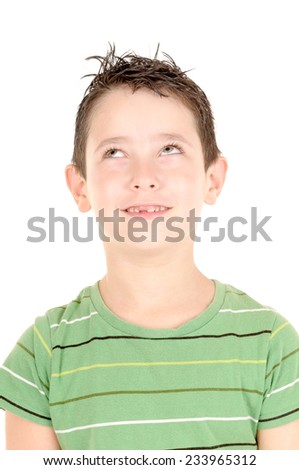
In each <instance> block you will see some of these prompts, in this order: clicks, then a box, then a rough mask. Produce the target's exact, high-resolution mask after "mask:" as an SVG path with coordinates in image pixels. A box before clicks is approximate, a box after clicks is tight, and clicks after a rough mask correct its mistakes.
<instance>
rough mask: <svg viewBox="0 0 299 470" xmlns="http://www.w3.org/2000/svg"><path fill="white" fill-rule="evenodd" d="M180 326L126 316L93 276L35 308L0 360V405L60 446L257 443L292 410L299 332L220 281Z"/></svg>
mask: <svg viewBox="0 0 299 470" xmlns="http://www.w3.org/2000/svg"><path fill="white" fill-rule="evenodd" d="M215 284H216V291H215V296H214V300H213V302H212V303H211V304H210V306H209V307H208V308H207V309H206V310H205V311H204V312H203V313H201V314H199V315H198V316H197V317H196V318H194V319H193V320H190V321H188V322H187V323H185V324H183V325H182V326H180V327H179V328H173V329H170V328H169V329H166V328H164V329H150V328H143V327H140V326H137V325H134V324H132V323H129V322H126V321H124V320H122V319H120V318H119V317H118V316H116V315H115V314H114V313H113V312H111V311H110V310H109V309H108V308H107V306H106V305H105V304H104V302H103V300H102V298H101V295H100V292H99V289H98V283H96V284H94V285H93V286H91V287H87V288H85V289H83V290H82V291H81V292H80V294H79V295H78V297H77V298H76V299H75V300H73V301H72V302H70V303H69V304H68V305H65V306H63V307H57V308H54V309H51V310H49V311H48V312H47V313H46V314H45V315H44V316H41V317H38V318H37V319H36V321H35V323H34V325H33V326H32V327H30V328H29V329H28V330H27V331H26V332H25V333H24V334H23V336H22V337H21V338H20V340H19V341H18V343H17V344H16V346H15V348H14V349H13V350H12V352H11V354H10V355H9V356H8V358H7V359H6V361H5V363H4V365H3V366H2V367H1V368H0V407H1V408H3V409H6V410H9V411H10V412H12V413H15V414H16V415H19V416H21V417H23V418H25V419H27V420H29V421H33V422H35V423H39V424H43V425H45V426H52V427H53V428H54V430H55V432H56V434H57V438H58V440H59V443H60V446H61V448H62V449H221V448H224V449H256V448H257V443H256V435H257V431H258V430H259V429H268V428H272V427H276V426H281V425H283V424H286V423H289V422H291V421H293V420H296V419H299V339H298V334H297V332H296V331H295V329H294V328H293V327H292V326H291V325H290V324H289V323H288V321H286V319H285V318H283V317H282V316H281V315H279V314H278V313H277V312H276V311H275V310H273V309H271V308H269V307H266V306H263V305H261V304H259V303H258V302H256V301H255V300H253V299H252V298H251V297H249V296H248V295H246V294H245V293H244V292H241V291H240V290H237V289H235V288H234V287H232V286H229V285H224V284H222V283H220V282H219V281H215Z"/></svg>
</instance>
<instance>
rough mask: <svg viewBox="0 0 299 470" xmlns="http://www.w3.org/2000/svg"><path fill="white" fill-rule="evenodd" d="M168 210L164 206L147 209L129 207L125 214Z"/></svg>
mask: <svg viewBox="0 0 299 470" xmlns="http://www.w3.org/2000/svg"><path fill="white" fill-rule="evenodd" d="M166 209H168V208H167V207H165V206H148V207H143V206H140V207H129V208H128V209H127V212H137V213H138V212H160V211H165V210H166Z"/></svg>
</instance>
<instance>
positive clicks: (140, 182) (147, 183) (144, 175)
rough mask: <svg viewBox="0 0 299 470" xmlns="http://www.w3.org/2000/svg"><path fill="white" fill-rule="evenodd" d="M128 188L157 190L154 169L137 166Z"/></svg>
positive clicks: (148, 166) (157, 184) (157, 185)
mask: <svg viewBox="0 0 299 470" xmlns="http://www.w3.org/2000/svg"><path fill="white" fill-rule="evenodd" d="M130 186H131V189H133V190H143V191H148V190H155V189H158V188H159V183H158V179H157V177H156V172H155V171H154V168H153V167H152V166H151V165H138V168H135V169H134V173H133V175H132V179H131V184H130Z"/></svg>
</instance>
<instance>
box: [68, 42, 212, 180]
mask: <svg viewBox="0 0 299 470" xmlns="http://www.w3.org/2000/svg"><path fill="white" fill-rule="evenodd" d="M158 49H159V47H158ZM158 49H157V52H156V54H155V57H154V59H149V58H146V57H141V56H138V55H136V54H135V53H133V52H131V53H126V54H124V55H122V56H121V57H118V56H116V55H115V47H114V46H113V47H112V46H110V51H109V52H108V53H107V55H106V56H105V57H100V56H96V57H91V58H96V59H98V60H99V61H100V63H101V66H100V69H99V72H98V73H97V74H96V75H93V76H94V79H93V80H92V82H91V84H90V85H89V87H88V88H87V90H86V93H85V96H84V98H83V100H82V102H81V103H80V105H79V109H78V113H77V119H76V129H75V139H74V152H73V158H72V163H73V164H74V165H75V166H76V167H77V169H78V170H79V173H80V174H81V176H82V177H83V178H84V179H86V160H85V152H86V143H87V138H88V134H89V129H90V123H91V118H92V114H93V110H94V109H95V105H96V104H97V103H99V101H100V100H101V98H102V97H103V96H104V95H105V94H106V93H107V92H108V91H111V90H113V89H116V88H119V87H122V86H128V87H129V88H130V89H131V90H132V92H133V93H134V92H135V91H137V90H138V89H142V88H143V89H149V90H152V91H153V92H155V93H157V95H159V96H164V97H168V96H171V97H173V98H176V99H177V100H179V101H181V102H182V103H183V104H184V105H185V106H186V107H187V108H189V110H190V111H191V112H192V114H193V115H194V118H195V122H196V126H197V130H198V135H199V137H200V140H201V144H202V149H203V155H204V166H205V170H207V169H208V168H209V166H210V165H211V164H212V163H213V162H214V161H215V160H217V157H218V156H219V154H220V151H219V149H218V147H217V143H216V138H215V131H214V119H213V114H212V110H211V106H210V103H209V101H208V99H207V97H206V95H205V93H204V92H203V91H202V90H201V88H200V87H199V86H198V85H197V84H196V83H194V82H193V80H191V79H190V78H189V77H187V75H186V73H185V72H183V71H182V70H181V69H180V68H179V67H178V66H177V65H176V64H175V62H174V61H173V59H172V58H171V57H170V56H168V55H167V54H165V53H164V55H165V57H166V60H158V59H157V58H156V57H157V54H158Z"/></svg>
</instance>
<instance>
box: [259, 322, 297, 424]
mask: <svg viewBox="0 0 299 470" xmlns="http://www.w3.org/2000/svg"><path fill="white" fill-rule="evenodd" d="M264 390H265V392H264V399H263V405H262V410H261V414H260V418H259V423H258V429H260V430H262V429H270V428H274V427H277V426H282V425H284V424H287V423H290V422H291V421H295V420H299V336H298V333H297V331H296V330H295V328H294V327H293V326H292V325H291V324H290V323H289V322H288V321H287V320H286V319H285V318H284V317H282V316H281V315H278V314H277V316H276V319H275V322H274V325H273V329H272V333H271V335H270V339H269V350H268V358H267V367H266V376H265V389H264Z"/></svg>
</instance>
